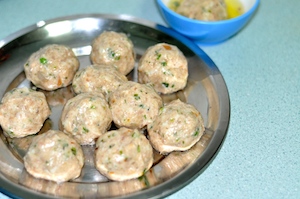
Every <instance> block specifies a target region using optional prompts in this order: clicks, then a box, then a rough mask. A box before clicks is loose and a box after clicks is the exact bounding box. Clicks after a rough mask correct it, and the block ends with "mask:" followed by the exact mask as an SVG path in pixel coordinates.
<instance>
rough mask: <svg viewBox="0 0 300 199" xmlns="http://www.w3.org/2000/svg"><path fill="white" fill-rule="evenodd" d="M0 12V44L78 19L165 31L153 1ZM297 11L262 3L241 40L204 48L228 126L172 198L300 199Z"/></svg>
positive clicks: (73, 1)
mask: <svg viewBox="0 0 300 199" xmlns="http://www.w3.org/2000/svg"><path fill="white" fill-rule="evenodd" d="M0 8H1V12H0V18H1V22H0V40H2V39H4V38H6V37H7V36H9V35H10V34H12V33H14V32H16V31H18V30H20V29H23V28H25V27H27V26H29V25H32V24H34V23H36V22H38V21H40V20H48V19H53V18H56V17H62V16H67V15H74V14H88V13H102V14H127V15H131V16H135V17H138V18H142V19H146V20H148V21H153V22H156V23H159V24H162V25H165V26H167V24H166V22H165V21H164V20H163V18H162V17H161V15H160V13H159V11H158V9H157V6H156V2H155V1H154V0H149V1H146V0H144V1H142V0H126V1H117V0H110V1H104V0H89V1H82V0H81V1H79V0H64V1H50V0H43V1H39V0H26V1H24V0H15V1H11V0H0ZM299 8H300V1H299V0H289V1H286V0H272V1H271V0H261V2H260V6H259V9H258V10H257V12H256V14H255V16H254V17H253V18H252V20H251V21H250V22H249V23H248V24H247V26H246V27H245V28H244V29H243V30H242V31H241V32H240V33H239V34H237V35H236V36H234V37H233V38H231V39H229V40H227V41H225V42H223V43H220V44H217V45H211V46H200V47H201V48H202V49H203V50H204V51H205V52H206V53H207V54H208V56H209V57H210V58H211V59H212V60H213V61H214V62H215V64H216V65H217V66H218V68H219V70H220V71H221V73H222V75H223V77H224V79H225V82H226V84H227V87H228V90H229V95H230V102H231V118H230V125H229V129H228V132H227V137H226V139H225V142H224V144H223V146H222V148H221V150H220V152H219V153H218V155H217V156H216V157H215V158H214V160H213V161H212V162H211V164H210V165H209V166H208V167H207V168H206V169H205V171H204V172H203V173H202V174H201V175H199V176H198V177H197V178H196V179H195V180H194V181H192V182H191V183H190V184H188V185H187V186H186V187H184V188H183V189H181V190H179V191H178V192H176V193H174V194H172V195H170V196H168V198H170V199H173V198H174V199H175V198H183V199H184V198H289V199H291V198H300V14H299ZM0 186H1V185H0ZM0 198H6V196H4V195H3V194H1V195H0Z"/></svg>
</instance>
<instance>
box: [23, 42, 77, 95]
mask: <svg viewBox="0 0 300 199" xmlns="http://www.w3.org/2000/svg"><path fill="white" fill-rule="evenodd" d="M78 68H79V61H78V59H77V57H76V56H75V54H74V53H73V51H72V49H71V48H69V47H67V46H63V45H57V44H51V45H47V46H45V47H43V48H41V49H40V50H38V51H37V52H35V53H33V54H32V55H31V56H30V57H29V59H28V61H27V62H26V64H25V65H24V70H25V74H26V78H27V79H29V80H30V81H31V82H32V83H33V84H34V85H35V86H36V87H38V88H41V89H44V90H48V91H52V90H56V89H58V88H62V87H66V86H68V85H70V84H71V82H72V79H73V77H74V75H75V73H76V71H77V70H78Z"/></svg>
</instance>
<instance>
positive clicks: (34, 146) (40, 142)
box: [24, 130, 84, 182]
mask: <svg viewBox="0 0 300 199" xmlns="http://www.w3.org/2000/svg"><path fill="white" fill-rule="evenodd" d="M83 164H84V157H83V152H82V149H81V147H80V145H79V144H78V143H77V142H76V141H75V140H74V139H73V138H71V137H69V136H68V135H66V134H64V133H63V132H61V131H54V130H49V131H47V132H45V133H43V134H41V135H38V136H36V137H35V138H34V139H33V141H32V143H31V145H30V147H29V149H28V151H27V153H26V155H25V156H24V166H25V168H26V170H27V171H28V173H30V174H31V175H33V176H34V177H36V178H42V179H46V180H52V181H56V182H65V181H68V180H71V179H75V178H77V177H78V176H79V175H80V173H81V169H82V167H83Z"/></svg>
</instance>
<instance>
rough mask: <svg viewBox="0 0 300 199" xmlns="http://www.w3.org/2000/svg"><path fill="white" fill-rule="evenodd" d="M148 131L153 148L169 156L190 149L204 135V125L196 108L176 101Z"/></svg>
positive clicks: (161, 112)
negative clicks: (171, 153)
mask: <svg viewBox="0 0 300 199" xmlns="http://www.w3.org/2000/svg"><path fill="white" fill-rule="evenodd" d="M147 130H148V135H149V140H150V142H151V143H152V146H153V147H154V148H155V149H156V150H157V151H159V152H160V153H162V154H167V153H169V152H172V151H185V150H188V149H190V148H191V147H192V146H193V145H194V144H196V143H197V142H198V141H199V140H200V138H201V136H202V135H203V133H204V124H203V119H202V116H201V114H200V113H199V112H198V111H197V110H196V108H194V107H193V106H192V105H190V104H187V103H184V102H182V101H180V100H174V101H172V102H170V103H169V104H167V105H165V106H164V107H163V108H162V109H161V110H160V113H159V115H158V117H157V118H156V120H155V121H154V122H153V123H152V124H151V125H148V127H147Z"/></svg>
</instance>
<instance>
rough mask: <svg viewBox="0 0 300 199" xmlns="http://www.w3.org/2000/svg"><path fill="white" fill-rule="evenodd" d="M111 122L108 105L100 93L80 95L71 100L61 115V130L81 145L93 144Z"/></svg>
mask: <svg viewBox="0 0 300 199" xmlns="http://www.w3.org/2000/svg"><path fill="white" fill-rule="evenodd" d="M111 122H112V116H111V112H110V109H109V106H108V103H107V101H106V99H105V97H104V96H103V94H101V93H97V94H92V93H81V94H79V95H77V96H75V97H74V98H71V99H70V100H68V101H67V103H66V104H65V106H64V108H63V111H62V114H61V129H62V130H63V131H64V132H65V133H67V134H70V135H72V136H73V137H74V138H75V140H76V141H77V142H78V143H79V144H81V145H89V144H94V143H95V139H96V138H98V137H99V136H100V135H102V134H103V133H104V132H106V130H107V129H108V128H109V127H110V125H111Z"/></svg>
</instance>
